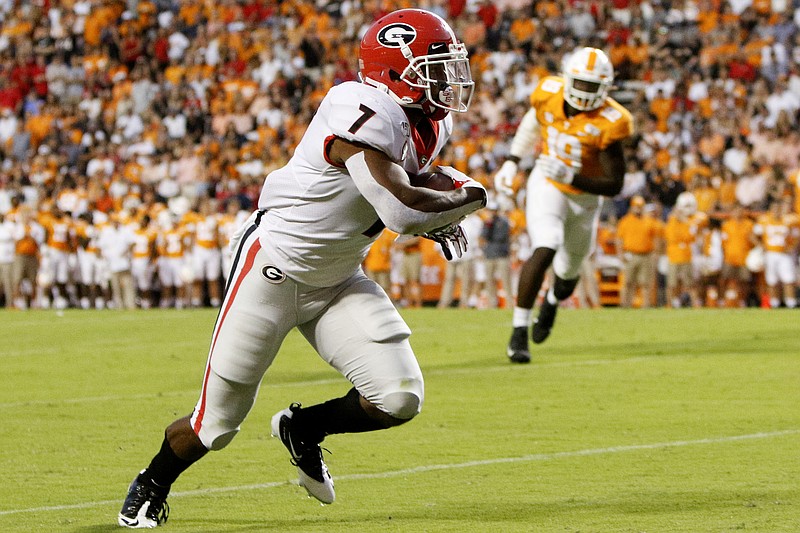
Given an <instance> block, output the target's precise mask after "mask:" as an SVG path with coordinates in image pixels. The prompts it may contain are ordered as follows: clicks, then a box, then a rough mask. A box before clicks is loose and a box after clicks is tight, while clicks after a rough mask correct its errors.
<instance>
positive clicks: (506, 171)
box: [494, 160, 517, 196]
mask: <svg viewBox="0 0 800 533" xmlns="http://www.w3.org/2000/svg"><path fill="white" fill-rule="evenodd" d="M516 176H517V164H516V163H515V162H513V161H511V160H508V161H506V162H505V163H503V164H502V165H500V170H498V171H497V174H495V175H494V188H495V189H496V190H497V192H500V193H503V194H505V195H508V196H511V195H512V194H514V189H513V188H512V187H513V185H514V178H515V177H516Z"/></svg>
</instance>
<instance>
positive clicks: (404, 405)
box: [383, 391, 422, 421]
mask: <svg viewBox="0 0 800 533" xmlns="http://www.w3.org/2000/svg"><path fill="white" fill-rule="evenodd" d="M383 409H384V411H385V412H386V414H388V415H389V416H391V417H393V418H397V419H399V420H403V421H406V420H411V419H412V418H414V417H415V416H417V415H418V414H419V412H420V411H421V410H422V396H421V395H420V394H417V393H415V392H411V391H398V392H390V393H389V394H387V395H386V396H385V397H384V398H383Z"/></svg>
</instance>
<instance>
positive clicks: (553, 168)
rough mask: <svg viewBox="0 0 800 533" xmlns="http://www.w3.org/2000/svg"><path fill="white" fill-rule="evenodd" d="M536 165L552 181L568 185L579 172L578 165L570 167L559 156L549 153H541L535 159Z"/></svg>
mask: <svg viewBox="0 0 800 533" xmlns="http://www.w3.org/2000/svg"><path fill="white" fill-rule="evenodd" d="M536 166H537V167H539V170H540V171H541V172H542V173H543V174H544V175H545V177H547V178H550V179H551V180H553V181H557V182H559V183H563V184H565V185H569V184H571V183H572V180H573V179H575V174H577V173H578V172H580V165H578V167H577V168H576V167H574V166H573V167H571V166H569V165H567V164H566V163H565V162H563V161H562V160H561V159H560V158H558V157H556V156H554V155H550V154H542V155H540V156H539V157H538V158H537V159H536Z"/></svg>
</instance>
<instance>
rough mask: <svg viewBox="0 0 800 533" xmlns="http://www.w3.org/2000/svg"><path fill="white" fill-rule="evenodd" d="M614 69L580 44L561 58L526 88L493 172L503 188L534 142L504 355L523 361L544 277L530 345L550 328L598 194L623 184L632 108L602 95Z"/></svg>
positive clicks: (589, 232) (567, 291) (590, 228)
mask: <svg viewBox="0 0 800 533" xmlns="http://www.w3.org/2000/svg"><path fill="white" fill-rule="evenodd" d="M613 81H614V69H613V67H612V66H611V62H610V61H609V59H608V57H607V56H606V54H605V53H604V52H603V51H602V50H599V49H597V48H579V49H577V50H575V51H574V52H573V53H572V54H571V55H570V57H569V58H568V59H567V60H566V62H565V63H564V72H563V76H561V77H556V76H548V77H546V78H543V79H542V80H541V81H540V82H539V85H538V86H537V87H536V89H535V90H534V91H533V93H532V94H531V98H530V104H531V108H530V109H529V110H528V113H526V115H525V116H524V117H523V119H522V122H521V123H520V125H519V128H518V129H517V132H516V134H515V135H514V139H513V141H512V143H511V149H510V152H511V156H510V157H509V160H508V161H506V162H505V163H503V165H502V166H501V167H500V170H499V171H498V173H497V174H496V175H495V187H497V188H498V189H499V190H501V191H508V190H509V189H510V186H511V183H512V182H513V179H514V177H515V176H516V173H517V163H518V162H519V160H520V158H522V157H523V156H525V155H526V154H527V153H528V152H529V151H531V150H533V147H534V146H535V145H536V144H537V142H538V141H539V140H541V141H542V142H541V144H542V153H541V154H540V155H539V157H538V158H537V159H536V163H535V164H534V167H533V171H532V172H531V174H530V176H529V178H528V188H527V203H526V217H527V226H528V231H529V233H530V236H531V241H532V243H533V248H534V250H533V255H532V256H531V257H530V258H529V259H528V260H527V261H526V262H525V263H524V264H523V265H522V269H521V270H520V278H519V290H518V293H517V305H516V307H515V308H514V316H513V322H512V323H513V328H514V329H513V333H512V335H511V340H510V341H509V345H508V349H507V354H508V357H509V358H510V360H511V361H512V362H514V363H528V362H530V359H531V358H530V352H529V351H528V326H529V324H530V317H531V309H532V308H533V304H534V302H535V300H536V296H537V295H538V294H539V289H540V288H541V286H542V282H543V280H544V276H545V274H546V273H547V270H548V268H550V265H552V266H553V272H554V273H555V281H554V283H553V286H552V287H550V289H549V290H548V292H547V296H546V297H545V299H544V302H543V303H542V306H541V308H540V310H539V316H538V318H537V319H536V322H535V323H534V325H533V331H532V337H533V341H534V342H535V343H537V344H538V343H541V342H544V340H545V339H546V338H547V337H548V335H549V334H550V330H551V329H552V327H553V324H554V321H555V318H556V310H557V309H558V303H559V302H560V301H562V300H565V299H567V298H568V297H569V296H570V295H571V294H572V292H573V291H574V290H575V286H576V285H577V284H578V277H579V274H580V271H581V264H582V263H583V260H584V259H585V258H586V256H587V255H588V254H589V252H590V251H591V249H592V246H593V245H594V236H595V234H596V233H597V223H598V217H599V213H600V206H601V205H602V196H614V195H616V194H617V193H619V191H620V189H621V188H622V184H623V179H624V175H625V158H624V153H623V147H622V143H623V141H624V140H625V139H626V138H628V137H630V136H631V135H632V133H633V118H632V117H631V114H630V113H629V112H628V111H627V110H626V109H625V108H624V107H622V106H621V105H620V104H619V103H617V102H616V101H615V100H614V99H613V98H610V97H609V96H608V90H609V88H610V87H611V85H612V84H613Z"/></svg>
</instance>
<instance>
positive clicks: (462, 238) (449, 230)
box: [422, 224, 467, 261]
mask: <svg viewBox="0 0 800 533" xmlns="http://www.w3.org/2000/svg"><path fill="white" fill-rule="evenodd" d="M422 236H423V237H425V238H426V239H430V240H432V241H434V242H438V243H439V245H440V246H441V247H442V253H443V254H444V257H445V259H447V260H448V261H452V260H453V252H455V254H456V257H458V258H460V257H461V256H462V255H464V252H466V251H467V236H466V234H465V233H464V230H463V229H462V228H461V226H460V225H459V224H450V225H448V226H445V227H443V228H439V229H436V230H433V231H429V232H428V233H423V234H422ZM450 247H452V248H453V250H452V251H451V250H450Z"/></svg>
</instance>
